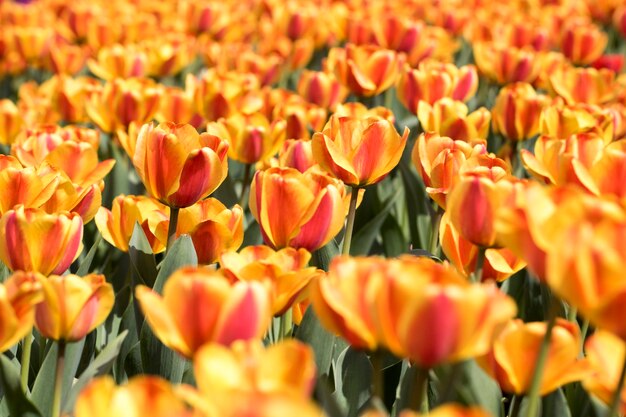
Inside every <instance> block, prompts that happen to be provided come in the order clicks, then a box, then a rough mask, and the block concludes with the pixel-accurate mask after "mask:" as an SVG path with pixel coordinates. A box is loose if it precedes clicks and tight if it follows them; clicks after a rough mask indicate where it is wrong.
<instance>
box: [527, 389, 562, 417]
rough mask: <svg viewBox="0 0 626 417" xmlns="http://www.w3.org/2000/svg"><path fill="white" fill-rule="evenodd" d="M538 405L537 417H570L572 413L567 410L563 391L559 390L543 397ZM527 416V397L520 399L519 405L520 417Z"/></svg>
mask: <svg viewBox="0 0 626 417" xmlns="http://www.w3.org/2000/svg"><path fill="white" fill-rule="evenodd" d="M539 404H540V412H539V413H538V415H539V416H545V417H572V413H571V412H570V410H569V406H568V404H567V399H566V398H565V395H564V394H563V390H561V389H560V388H559V389H557V390H556V391H553V392H551V393H550V394H547V395H545V396H544V397H543V398H542V399H541V402H540V403H539ZM527 414H528V397H524V398H523V399H522V404H521V405H520V412H519V415H520V416H525V415H527Z"/></svg>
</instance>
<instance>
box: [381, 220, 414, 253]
mask: <svg viewBox="0 0 626 417" xmlns="http://www.w3.org/2000/svg"><path fill="white" fill-rule="evenodd" d="M381 233H382V236H383V249H384V250H385V256H386V257H388V258H393V257H396V256H399V255H401V254H403V253H406V252H407V251H408V250H409V244H408V242H407V241H406V240H405V238H404V234H403V233H402V228H401V227H400V225H399V224H398V221H397V220H396V219H395V218H393V217H391V216H388V217H387V218H386V219H385V222H384V223H383V227H382V232H381Z"/></svg>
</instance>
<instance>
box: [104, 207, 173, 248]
mask: <svg viewBox="0 0 626 417" xmlns="http://www.w3.org/2000/svg"><path fill="white" fill-rule="evenodd" d="M154 211H162V212H165V211H166V207H165V206H163V205H162V204H161V203H159V202H158V201H156V200H154V199H151V198H148V197H142V196H124V195H119V196H117V197H115V199H114V200H113V207H112V209H111V210H109V209H107V208H105V207H100V208H99V209H98V213H97V214H96V217H95V220H96V226H97V228H98V231H99V232H100V234H101V235H102V238H103V239H104V240H106V241H107V242H109V243H110V244H111V245H113V246H115V247H116V248H118V249H119V250H121V251H123V252H128V249H129V246H128V245H129V242H130V238H131V236H132V234H133V230H134V227H135V224H136V223H138V224H139V225H140V226H141V228H142V229H143V231H144V233H145V235H146V237H147V238H148V242H150V246H151V247H152V252H153V253H159V252H162V251H164V250H165V245H164V244H163V243H161V241H160V240H159V239H157V238H156V236H154V233H153V232H152V231H151V230H150V227H149V218H150V217H151V216H150V214H151V213H152V212H154Z"/></svg>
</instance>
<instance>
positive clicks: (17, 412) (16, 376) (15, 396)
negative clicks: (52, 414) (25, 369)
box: [0, 355, 41, 417]
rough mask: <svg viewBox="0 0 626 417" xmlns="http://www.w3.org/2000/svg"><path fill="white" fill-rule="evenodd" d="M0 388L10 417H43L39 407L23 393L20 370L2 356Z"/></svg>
mask: <svg viewBox="0 0 626 417" xmlns="http://www.w3.org/2000/svg"><path fill="white" fill-rule="evenodd" d="M0 386H1V387H2V394H3V402H4V403H5V405H6V407H7V408H8V411H9V415H11V416H24V417H41V413H40V412H39V410H38V409H37V407H35V405H34V404H33V403H32V402H31V401H30V399H29V398H28V397H26V395H24V392H23V391H22V387H21V385H20V372H19V369H18V368H17V367H16V366H15V364H13V363H12V362H11V360H10V359H9V358H7V357H6V356H5V355H0Z"/></svg>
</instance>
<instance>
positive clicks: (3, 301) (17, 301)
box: [0, 271, 42, 352]
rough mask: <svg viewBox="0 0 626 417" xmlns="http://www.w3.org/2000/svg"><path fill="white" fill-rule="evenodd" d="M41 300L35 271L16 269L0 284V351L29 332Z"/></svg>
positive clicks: (39, 286)
mask: <svg viewBox="0 0 626 417" xmlns="http://www.w3.org/2000/svg"><path fill="white" fill-rule="evenodd" d="M41 300H42V295H41V285H40V284H39V281H38V279H37V274H36V273H27V272H22V271H18V272H16V273H15V274H13V275H11V276H10V277H9V278H8V279H7V280H6V281H4V283H2V284H0V323H2V325H0V352H4V351H5V350H7V349H9V348H10V347H11V346H13V345H15V344H16V343H17V342H19V341H20V339H22V338H24V337H25V336H26V335H27V334H30V332H31V330H32V328H33V323H34V320H35V306H36V305H37V304H38V303H39V302H41Z"/></svg>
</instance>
